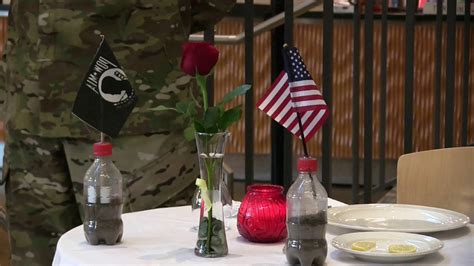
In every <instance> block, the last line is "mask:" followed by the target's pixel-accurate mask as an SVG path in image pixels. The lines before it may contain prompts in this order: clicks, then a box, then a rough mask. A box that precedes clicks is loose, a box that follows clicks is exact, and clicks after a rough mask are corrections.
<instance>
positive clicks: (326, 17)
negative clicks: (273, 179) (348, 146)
mask: <svg viewBox="0 0 474 266" xmlns="http://www.w3.org/2000/svg"><path fill="white" fill-rule="evenodd" d="M333 6H334V4H333V0H324V2H323V96H324V100H325V101H326V104H327V105H328V106H329V110H331V109H332V43H333V17H334V9H333ZM331 131H332V117H329V119H328V120H326V123H325V124H324V126H323V147H322V148H323V160H322V161H323V167H322V169H321V174H322V181H323V182H322V183H323V186H324V188H325V189H326V191H327V192H328V195H331V186H332V173H331V172H332V171H331V156H332V154H331V141H332V140H331Z"/></svg>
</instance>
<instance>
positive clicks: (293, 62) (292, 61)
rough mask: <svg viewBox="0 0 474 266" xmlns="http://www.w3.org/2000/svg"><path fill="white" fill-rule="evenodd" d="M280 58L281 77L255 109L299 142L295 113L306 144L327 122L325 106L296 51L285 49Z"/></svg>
mask: <svg viewBox="0 0 474 266" xmlns="http://www.w3.org/2000/svg"><path fill="white" fill-rule="evenodd" d="M283 57H284V61H285V71H282V72H281V73H280V75H279V76H278V77H277V78H276V80H275V81H274V82H273V84H272V85H271V86H270V88H269V89H268V90H267V91H266V92H265V94H264V96H263V97H262V98H261V99H260V100H259V101H258V103H257V107H258V109H260V110H262V111H263V112H265V113H266V114H267V115H268V116H270V117H271V118H272V119H273V120H275V121H276V122H278V123H279V124H281V125H282V126H283V127H285V128H286V129H288V130H289V131H290V132H291V133H292V134H293V135H295V136H297V137H300V138H301V137H302V136H301V131H300V126H299V124H298V115H297V112H298V113H299V116H300V117H301V124H302V127H303V133H304V134H303V136H304V139H305V141H309V140H310V139H311V138H312V137H313V136H314V135H315V134H316V132H317V131H318V130H319V129H320V128H321V126H322V125H323V124H324V122H325V121H326V119H327V118H328V116H329V110H328V106H327V105H326V102H325V101H324V99H323V97H322V95H321V92H320V91H319V89H318V86H317V85H316V83H315V82H314V81H313V79H312V78H311V75H310V74H309V72H308V70H307V69H306V66H305V64H304V63H303V60H302V58H301V56H300V54H299V52H298V49H296V48H284V50H283Z"/></svg>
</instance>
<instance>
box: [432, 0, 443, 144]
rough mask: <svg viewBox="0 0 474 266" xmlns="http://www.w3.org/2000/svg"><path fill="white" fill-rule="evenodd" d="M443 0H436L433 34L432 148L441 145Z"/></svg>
mask: <svg viewBox="0 0 474 266" xmlns="http://www.w3.org/2000/svg"><path fill="white" fill-rule="evenodd" d="M442 19H443V0H437V2H436V35H435V91H434V97H435V98H434V143H433V144H434V148H435V149H439V148H440V147H441V143H440V140H441V137H440V132H441V123H440V122H441V55H442V53H441V44H442V42H441V41H442V38H443V21H442Z"/></svg>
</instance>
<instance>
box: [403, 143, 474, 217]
mask: <svg viewBox="0 0 474 266" xmlns="http://www.w3.org/2000/svg"><path fill="white" fill-rule="evenodd" d="M397 203H403V204H415V205H425V206H431V207H438V208H444V209H449V210H453V211H457V212H461V213H463V214H465V215H467V216H469V217H470V218H471V222H473V220H474V147H459V148H447V149H439V150H429V151H423V152H415V153H409V154H405V155H402V156H401V157H400V159H399V160H398V166H397Z"/></svg>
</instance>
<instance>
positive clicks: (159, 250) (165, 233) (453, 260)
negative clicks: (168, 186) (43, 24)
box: [53, 199, 474, 265]
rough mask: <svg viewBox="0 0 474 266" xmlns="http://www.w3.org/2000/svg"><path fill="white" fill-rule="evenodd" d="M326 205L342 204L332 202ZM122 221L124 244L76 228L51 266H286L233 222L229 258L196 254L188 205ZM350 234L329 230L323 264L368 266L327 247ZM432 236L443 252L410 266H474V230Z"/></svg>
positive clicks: (276, 247)
mask: <svg viewBox="0 0 474 266" xmlns="http://www.w3.org/2000/svg"><path fill="white" fill-rule="evenodd" d="M329 205H332V206H340V205H344V204H343V203H340V202H337V201H335V200H331V199H330V200H329ZM122 219H123V222H124V236H123V240H122V243H120V244H118V245H115V246H106V245H100V246H91V245H89V244H87V242H86V240H85V237H84V233H83V229H82V226H78V227H76V228H74V229H72V230H70V231H69V232H67V233H66V234H64V235H63V236H62V237H61V238H60V240H59V242H58V245H57V250H56V254H55V256H54V262H53V265H97V264H111V265H121V264H122V265H123V264H127V265H170V264H188V265H196V264H201V265H211V264H214V265H228V264H233V265H285V264H287V263H286V257H285V255H284V254H283V252H282V248H283V242H280V243H274V244H258V243H251V242H248V241H247V240H245V239H244V238H243V237H241V236H240V235H239V232H238V231H237V226H236V224H237V221H236V218H230V219H227V220H226V224H227V225H229V226H230V227H231V229H230V230H229V231H227V232H226V233H227V241H228V246H229V255H227V256H226V257H222V258H212V259H209V258H201V257H197V256H196V255H194V245H195V244H196V237H197V233H196V232H192V231H191V230H190V228H191V226H192V225H193V222H192V219H191V208H190V207H189V206H185V207H176V208H161V209H154V210H148V211H142V212H135V213H128V214H124V215H123V216H122ZM348 232H352V231H350V230H346V229H342V228H336V227H333V226H328V228H327V235H326V239H327V241H328V255H327V259H326V264H327V265H351V264H363V265H367V264H369V263H368V262H364V261H360V260H357V259H355V258H353V257H351V256H350V255H348V254H346V253H344V252H341V251H339V250H336V249H335V248H334V247H332V245H331V244H330V243H331V240H332V239H333V238H334V236H336V235H340V234H343V233H348ZM430 235H431V236H434V237H436V238H438V239H440V240H442V241H443V242H444V248H443V249H441V250H440V251H439V252H437V253H434V254H430V255H427V256H426V257H424V258H422V259H420V260H418V261H415V262H413V263H416V264H437V265H474V255H473V252H474V225H472V224H469V225H468V226H467V227H464V228H460V229H456V230H451V231H446V232H439V233H434V234H430ZM413 263H411V264H413ZM385 265H386V264H385Z"/></svg>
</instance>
